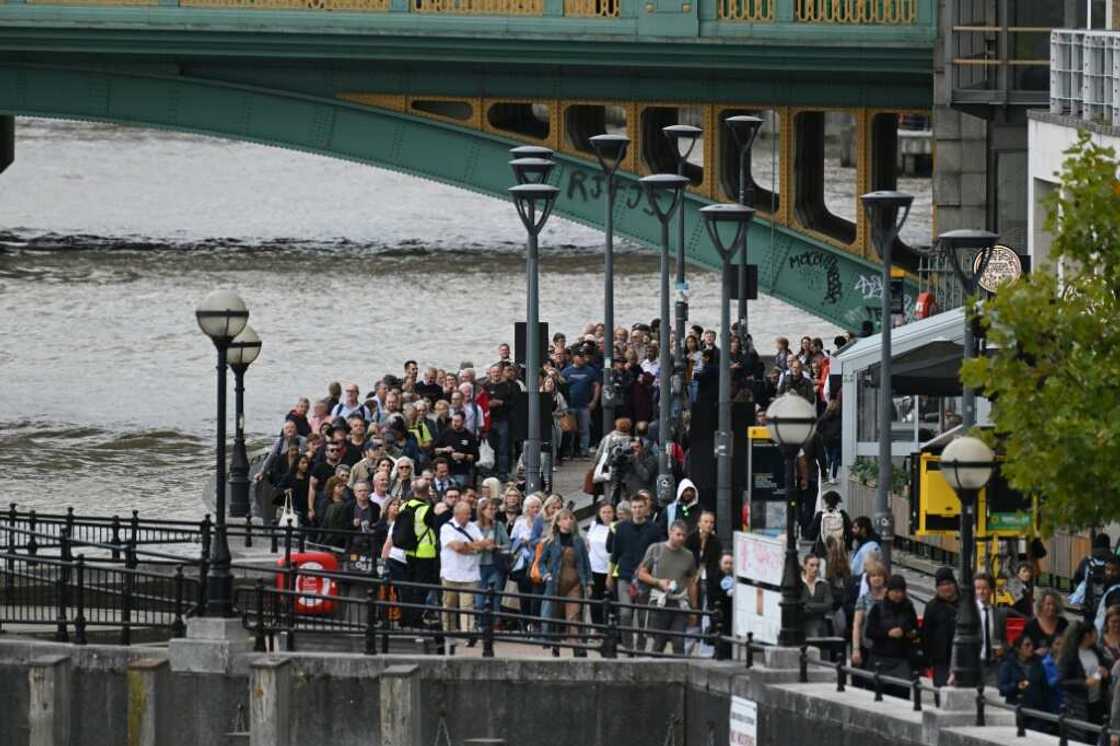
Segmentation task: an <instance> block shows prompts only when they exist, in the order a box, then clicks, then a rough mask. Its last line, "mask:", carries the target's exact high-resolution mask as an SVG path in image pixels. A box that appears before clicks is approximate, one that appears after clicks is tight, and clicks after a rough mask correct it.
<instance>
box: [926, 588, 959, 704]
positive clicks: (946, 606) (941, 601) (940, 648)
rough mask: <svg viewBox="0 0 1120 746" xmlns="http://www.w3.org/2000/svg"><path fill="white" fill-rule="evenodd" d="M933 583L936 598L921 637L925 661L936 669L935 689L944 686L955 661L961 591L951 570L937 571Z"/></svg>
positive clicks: (928, 612) (934, 676) (927, 606)
mask: <svg viewBox="0 0 1120 746" xmlns="http://www.w3.org/2000/svg"><path fill="white" fill-rule="evenodd" d="M934 581H935V583H936V584H937V595H936V596H935V597H934V598H933V600H932V601H930V602H929V603H928V604H927V605H926V609H925V616H924V618H923V621H922V636H923V642H924V645H925V654H926V658H927V660H929V663H930V666H932V667H933V685H934V686H945V685H946V684H947V683H948V682H949V669H950V664H951V663H952V660H953V634H954V633H955V632H956V629H957V609H958V607H959V606H960V601H961V591H960V588H959V587H958V586H957V579H956V578H955V577H954V576H953V570H952V568H949V567H939V568H937V573H936V574H935V575H934Z"/></svg>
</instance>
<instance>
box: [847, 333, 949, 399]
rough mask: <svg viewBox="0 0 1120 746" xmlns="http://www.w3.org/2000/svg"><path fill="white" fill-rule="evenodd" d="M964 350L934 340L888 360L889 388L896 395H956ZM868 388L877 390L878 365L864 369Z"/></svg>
mask: <svg viewBox="0 0 1120 746" xmlns="http://www.w3.org/2000/svg"><path fill="white" fill-rule="evenodd" d="M963 356H964V347H963V346H962V345H960V344H958V343H956V342H950V341H949V340H946V339H936V340H933V341H932V342H927V343H926V344H924V345H922V346H921V347H918V348H915V349H913V350H910V351H909V352H905V353H903V354H901V355H897V356H895V357H892V358H891V389H892V391H893V392H894V393H895V394H897V395H899V396H960V395H961V380H960V373H961V360H962V358H963ZM867 374H868V376H869V379H870V380H869V383H870V385H871V386H872V388H879V364H878V363H876V364H874V365H872V366H870V367H868V368H867Z"/></svg>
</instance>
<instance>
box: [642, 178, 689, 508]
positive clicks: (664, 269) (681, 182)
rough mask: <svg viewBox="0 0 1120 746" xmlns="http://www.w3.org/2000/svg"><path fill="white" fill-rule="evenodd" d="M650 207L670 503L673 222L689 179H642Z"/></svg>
mask: <svg viewBox="0 0 1120 746" xmlns="http://www.w3.org/2000/svg"><path fill="white" fill-rule="evenodd" d="M641 183H642V188H643V189H645V192H646V197H647V198H648V199H649V204H650V207H651V208H652V209H653V212H654V214H655V215H656V216H657V219H658V220H659V221H660V222H661V321H660V324H659V329H658V331H659V335H658V337H659V340H658V346H659V347H660V351H661V354H660V361H659V363H658V365H659V367H660V371H659V372H658V404H657V407H658V420H657V422H658V425H657V442H658V445H659V446H660V447H661V458H660V460H659V463H658V467H657V500H658V502H659V503H661V505H668V504H669V503H670V502H672V500H673V468H672V462H671V459H672V455H671V454H670V453H669V444H670V443H671V442H672V440H673V439H672V433H671V430H672V425H671V424H670V421H669V417H670V408H671V406H672V399H673V392H672V382H671V381H670V380H669V371H670V366H672V361H671V360H670V359H669V222H670V221H671V220H672V219H673V213H674V212H675V211H676V209H677V207H679V206H680V203H681V199H682V197H683V195H684V189H685V187H686V186H688V179H687V178H686V177H684V176H679V175H677V174H654V175H653V176H646V177H644V178H643V179H642V180H641ZM663 194H664V195H668V200H667V202H668V204H666V205H662V200H661V195H663Z"/></svg>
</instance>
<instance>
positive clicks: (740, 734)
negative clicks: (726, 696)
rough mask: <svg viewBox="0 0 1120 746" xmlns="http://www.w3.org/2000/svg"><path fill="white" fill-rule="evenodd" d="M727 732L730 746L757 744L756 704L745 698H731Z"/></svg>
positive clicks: (751, 745) (752, 745)
mask: <svg viewBox="0 0 1120 746" xmlns="http://www.w3.org/2000/svg"><path fill="white" fill-rule="evenodd" d="M728 732H729V735H730V738H729V743H730V746H755V744H756V743H757V742H758V703H757V702H755V701H754V700H751V699H747V698H745V697H735V696H733V697H731V717H730V725H729V727H728Z"/></svg>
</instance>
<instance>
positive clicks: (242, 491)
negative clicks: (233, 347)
mask: <svg viewBox="0 0 1120 746" xmlns="http://www.w3.org/2000/svg"><path fill="white" fill-rule="evenodd" d="M229 367H230V368H232V369H233V391H234V437H233V453H232V454H231V455H230V461H229V500H230V515H233V516H242V515H244V516H249V515H250V513H251V511H250V509H249V457H248V455H246V453H245V370H246V369H247V368H248V367H249V366H248V365H231V366H229ZM223 388H224V386H223Z"/></svg>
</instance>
